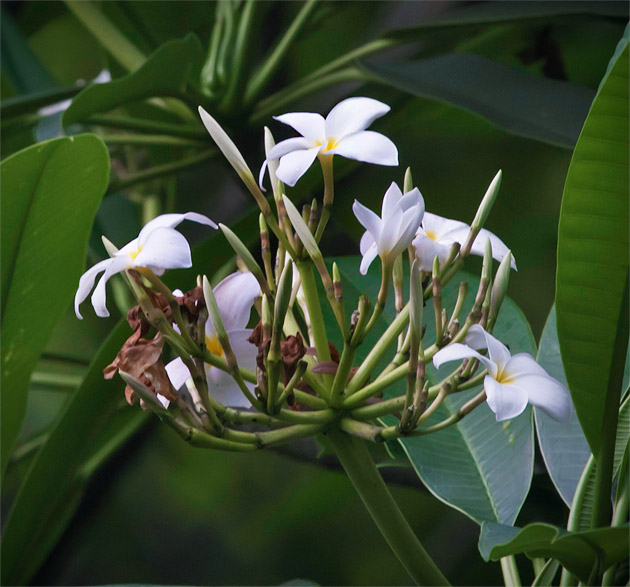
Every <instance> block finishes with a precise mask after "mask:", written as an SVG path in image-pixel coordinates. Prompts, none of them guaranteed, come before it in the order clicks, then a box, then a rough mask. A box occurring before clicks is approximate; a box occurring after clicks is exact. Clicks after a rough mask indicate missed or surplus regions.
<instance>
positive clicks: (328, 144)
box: [317, 139, 339, 153]
mask: <svg viewBox="0 0 630 587" xmlns="http://www.w3.org/2000/svg"><path fill="white" fill-rule="evenodd" d="M338 143H339V141H337V139H328V141H327V142H326V146H325V147H324V150H323V151H322V152H323V153H326V152H327V151H331V150H332V149H335V148H336V147H337V145H338ZM323 144H324V141H317V145H318V146H321V145H323Z"/></svg>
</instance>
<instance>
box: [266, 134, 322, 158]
mask: <svg viewBox="0 0 630 587" xmlns="http://www.w3.org/2000/svg"><path fill="white" fill-rule="evenodd" d="M316 146H317V145H315V144H314V143H313V141H309V140H308V139H305V138H302V137H296V138H293V139H287V140H286V141H281V142H280V143H278V144H277V145H275V146H274V147H273V148H272V149H270V150H269V153H268V154H267V159H269V160H271V159H279V158H280V157H284V156H285V155H286V154H287V153H292V152H293V151H304V150H306V149H312V148H314V147H316Z"/></svg>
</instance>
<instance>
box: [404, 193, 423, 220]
mask: <svg viewBox="0 0 630 587" xmlns="http://www.w3.org/2000/svg"><path fill="white" fill-rule="evenodd" d="M414 206H418V207H420V208H421V209H422V214H423V215H424V198H423V197H422V194H421V193H420V190H419V189H418V188H413V189H412V190H410V191H408V192H407V193H406V194H405V195H404V196H403V197H402V198H400V207H401V208H402V209H403V210H409V208H413V207H414Z"/></svg>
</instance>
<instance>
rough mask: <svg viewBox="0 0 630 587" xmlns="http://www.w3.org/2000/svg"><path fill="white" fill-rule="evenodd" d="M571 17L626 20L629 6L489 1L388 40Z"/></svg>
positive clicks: (390, 33)
mask: <svg viewBox="0 0 630 587" xmlns="http://www.w3.org/2000/svg"><path fill="white" fill-rule="evenodd" d="M571 16H601V17H608V18H619V19H627V17H628V7H627V5H626V6H624V5H623V3H621V2H601V1H594V2H584V1H579V0H578V1H577V2H576V1H570V0H568V1H562V2H488V3H480V4H475V5H467V6H464V7H462V8H459V9H456V10H451V11H448V12H446V14H445V15H444V16H441V17H439V18H438V19H436V20H429V21H428V22H426V23H422V24H419V25H413V26H409V27H406V28H401V29H396V30H392V31H388V32H387V33H386V34H385V37H386V38H391V39H400V40H405V41H413V40H420V39H421V38H422V34H423V33H426V32H427V31H431V30H435V29H438V30H439V29H447V30H450V29H457V28H463V29H465V28H471V27H474V26H475V25H486V26H488V25H490V26H497V25H500V24H505V23H510V22H515V21H526V22H527V21H529V22H540V23H548V22H550V21H554V20H559V19H563V20H566V19H567V17H571Z"/></svg>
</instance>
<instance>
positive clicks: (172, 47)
mask: <svg viewBox="0 0 630 587" xmlns="http://www.w3.org/2000/svg"><path fill="white" fill-rule="evenodd" d="M202 55H203V50H202V48H201V44H200V43H199V39H198V38H197V37H196V36H195V35H194V34H192V33H191V34H189V35H187V36H186V37H185V38H184V39H181V40H179V39H177V40H173V41H169V42H167V43H164V45H162V46H161V47H160V48H159V49H158V50H157V51H155V53H153V54H152V55H151V56H150V57H149V58H148V59H147V60H146V62H145V63H144V64H143V65H142V66H141V67H140V68H139V69H138V70H136V71H134V72H132V73H130V74H129V75H126V76H125V77H122V78H119V79H115V80H113V81H111V82H109V83H106V84H99V85H96V86H91V87H89V88H86V89H85V90H83V91H82V92H81V93H80V94H79V95H78V96H77V97H76V98H74V100H73V101H72V104H71V105H70V107H69V108H68V110H66V112H65V114H64V117H63V124H64V126H66V127H68V126H70V125H72V124H75V123H77V122H82V121H84V120H86V119H87V118H89V117H90V116H92V115H93V114H97V113H102V112H107V111H109V110H112V109H114V108H117V107H119V106H123V105H125V104H127V103H129V102H136V101H138V100H144V99H147V98H152V97H168V96H177V94H178V93H181V92H183V91H184V89H185V87H186V84H187V83H188V82H189V81H191V74H192V73H193V72H195V71H196V70H197V68H198V67H199V64H200V60H201V58H202Z"/></svg>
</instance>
